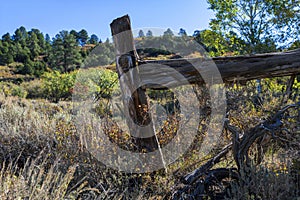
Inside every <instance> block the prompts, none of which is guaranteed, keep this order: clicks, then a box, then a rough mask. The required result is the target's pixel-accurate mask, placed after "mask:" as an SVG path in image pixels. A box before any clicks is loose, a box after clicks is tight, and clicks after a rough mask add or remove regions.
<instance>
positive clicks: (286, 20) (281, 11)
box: [0, 0, 300, 76]
mask: <svg viewBox="0 0 300 200" xmlns="http://www.w3.org/2000/svg"><path fill="white" fill-rule="evenodd" d="M208 3H209V6H210V7H209V9H211V10H212V11H214V13H215V18H214V19H212V20H211V21H210V28H209V29H205V30H195V31H194V33H193V34H192V35H190V36H188V34H187V33H186V31H185V30H184V29H183V28H181V29H180V30H179V32H178V33H173V31H172V30H171V29H170V28H168V29H167V30H166V31H165V32H164V33H163V36H160V37H155V36H153V33H152V31H151V30H148V31H147V32H146V33H144V32H143V30H140V31H139V32H138V35H136V37H138V38H140V39H139V43H138V44H136V47H137V48H138V47H141V48H142V47H143V46H144V47H145V46H151V45H150V44H154V43H156V44H162V45H161V47H160V48H156V49H154V48H152V49H151V48H150V49H146V50H145V49H144V50H143V49H142V50H139V53H145V54H146V55H147V56H157V55H166V54H171V53H173V52H169V51H168V49H167V47H166V46H165V47H164V46H163V45H164V44H163V42H165V43H166V44H168V43H172V45H173V46H174V47H175V49H176V48H177V46H176V45H178V47H179V45H182V42H180V39H182V38H184V39H185V40H186V41H188V40H189V39H190V40H195V41H196V42H198V43H199V44H201V46H202V47H204V49H205V50H206V51H207V52H208V53H209V55H210V56H224V55H225V56H226V55H241V54H255V53H266V52H273V51H279V50H284V49H292V48H299V47H300V38H299V36H300V28H299V27H300V25H299V24H300V17H299V12H300V8H299V7H300V6H299V5H300V4H299V2H298V1H289V0H280V1H279V0H278V1H269V0H263V1H260V0H253V1H246V0H241V1H222V2H220V1H217V0H208ZM162 41H163V42H162ZM96 45H97V47H99V48H97V51H95V52H92V54H90V52H91V50H92V49H93V48H94V47H95V46H96ZM189 45H192V43H190V44H186V46H185V47H180V48H181V49H182V48H186V49H188V48H189ZM87 55H89V56H87ZM114 60H115V55H114V47H113V44H112V43H111V42H110V41H109V40H108V39H107V40H106V41H105V42H102V41H101V40H100V39H99V38H98V36H97V35H95V34H92V35H90V36H89V34H88V32H87V31H86V30H84V29H82V30H80V31H75V30H71V31H66V30H63V31H60V32H59V33H58V34H57V35H55V37H54V38H52V39H51V38H50V36H49V35H48V34H46V35H44V34H43V33H42V32H41V31H40V30H38V29H31V30H29V31H27V30H26V28H25V27H23V26H21V27H20V28H18V29H16V31H15V32H14V34H13V35H10V34H9V33H6V34H4V35H3V36H2V38H1V39H0V65H10V64H12V63H16V64H15V66H16V67H15V68H16V73H20V74H29V75H35V76H40V75H41V74H43V73H44V71H46V70H47V69H53V70H58V71H60V72H63V73H66V72H68V71H72V70H74V69H76V68H78V67H80V66H81V65H82V64H84V65H85V66H99V65H107V64H111V63H112V62H114Z"/></svg>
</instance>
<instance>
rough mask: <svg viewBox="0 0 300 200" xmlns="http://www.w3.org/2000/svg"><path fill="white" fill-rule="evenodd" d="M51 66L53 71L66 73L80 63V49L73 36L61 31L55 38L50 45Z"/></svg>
mask: <svg viewBox="0 0 300 200" xmlns="http://www.w3.org/2000/svg"><path fill="white" fill-rule="evenodd" d="M50 61H51V65H52V68H54V69H60V70H61V71H63V72H68V71H69V70H72V69H74V68H75V67H77V66H78V65H80V63H81V55H80V48H79V47H78V45H77V42H76V39H75V37H74V35H72V34H70V33H69V32H68V31H61V32H60V33H59V34H57V35H56V36H55V38H54V39H53V44H52V54H51V58H50Z"/></svg>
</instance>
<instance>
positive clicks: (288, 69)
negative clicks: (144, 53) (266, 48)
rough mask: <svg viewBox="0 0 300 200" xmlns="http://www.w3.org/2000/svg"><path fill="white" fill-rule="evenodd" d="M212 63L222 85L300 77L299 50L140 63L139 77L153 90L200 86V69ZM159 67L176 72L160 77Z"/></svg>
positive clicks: (201, 80) (201, 81)
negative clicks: (190, 84)
mask: <svg viewBox="0 0 300 200" xmlns="http://www.w3.org/2000/svg"><path fill="white" fill-rule="evenodd" d="M212 64H215V65H216V66H217V68H218V70H219V72H220V74H221V77H222V79H223V81H224V83H230V82H244V81H248V80H253V79H261V78H272V77H282V76H290V75H297V74H300V49H296V50H292V51H287V52H276V53H266V54H256V55H249V56H232V57H215V58H193V59H170V60H151V61H150V60H144V61H139V69H140V74H139V75H140V78H141V80H142V82H143V83H144V85H145V87H147V88H152V89H163V88H165V87H168V88H172V87H176V86H179V85H178V84H180V83H185V84H186V83H187V81H186V80H188V83H200V84H201V83H204V81H203V79H202V77H201V73H202V72H204V71H202V70H203V69H207V67H205V66H207V65H212ZM149 65H150V67H149ZM161 65H166V66H168V67H170V68H173V69H175V70H176V72H174V74H167V75H166V74H161V73H160V70H158V69H159V67H160V66H161ZM146 66H147V67H146ZM143 67H144V68H143ZM177 72H180V73H181V74H182V75H183V76H182V77H179V78H182V79H185V81H184V80H182V81H181V80H178V76H175V74H177ZM199 72H200V74H199ZM204 73H205V72H204ZM173 75H174V76H173ZM153 77H155V79H156V81H157V82H158V83H160V85H157V84H153V83H154V82H155V80H153ZM150 79H151V80H150ZM162 85H164V87H162Z"/></svg>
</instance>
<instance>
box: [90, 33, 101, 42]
mask: <svg viewBox="0 0 300 200" xmlns="http://www.w3.org/2000/svg"><path fill="white" fill-rule="evenodd" d="M98 42H99V38H98V36H97V35H95V34H92V35H91V38H90V40H89V43H90V44H98Z"/></svg>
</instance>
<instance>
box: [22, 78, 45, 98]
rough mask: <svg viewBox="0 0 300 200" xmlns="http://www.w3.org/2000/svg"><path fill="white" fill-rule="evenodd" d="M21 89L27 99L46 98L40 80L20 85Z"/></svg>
mask: <svg viewBox="0 0 300 200" xmlns="http://www.w3.org/2000/svg"><path fill="white" fill-rule="evenodd" d="M21 87H22V88H24V90H26V92H27V96H26V98H28V99H42V98H46V91H45V88H44V87H43V83H42V81H41V80H40V79H35V80H32V81H29V82H23V83H21Z"/></svg>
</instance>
